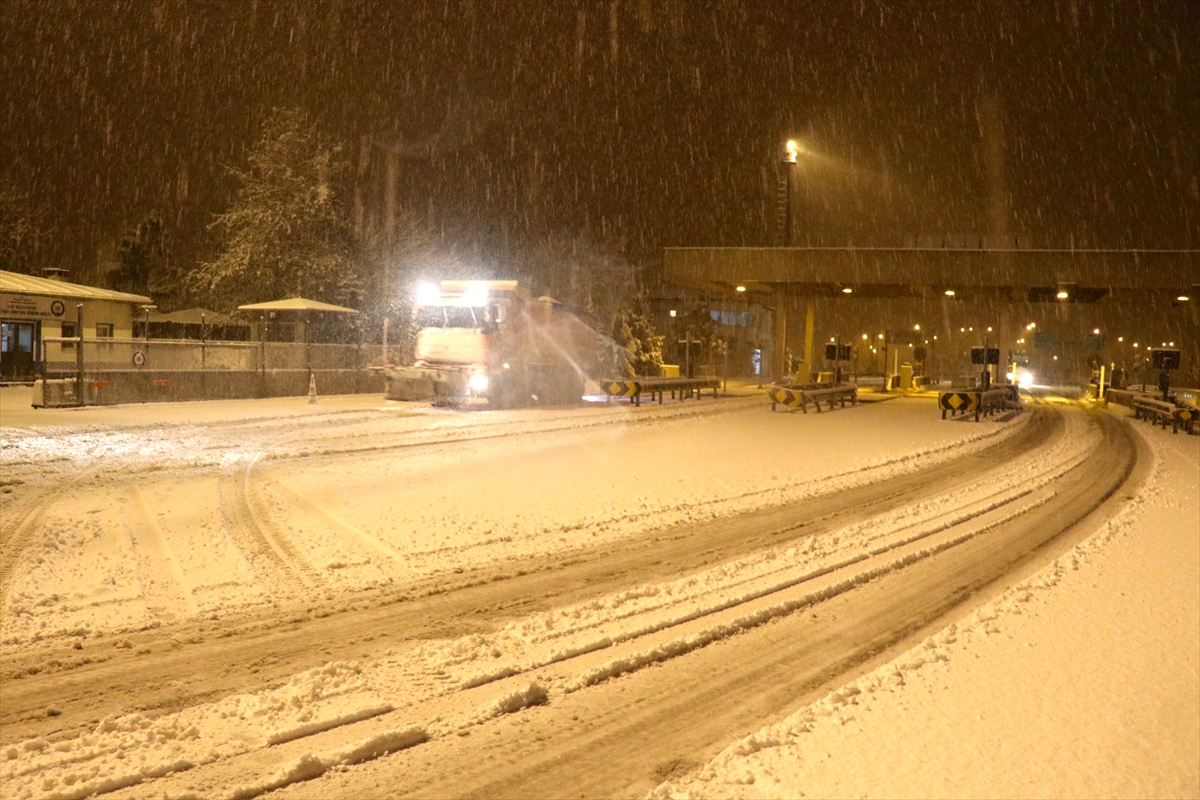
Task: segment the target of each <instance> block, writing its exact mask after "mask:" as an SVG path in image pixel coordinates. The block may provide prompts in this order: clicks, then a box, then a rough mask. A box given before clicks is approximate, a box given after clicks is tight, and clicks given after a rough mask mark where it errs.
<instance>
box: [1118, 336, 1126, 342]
mask: <svg viewBox="0 0 1200 800" xmlns="http://www.w3.org/2000/svg"><path fill="white" fill-rule="evenodd" d="M1117 341H1118V342H1123V341H1125V337H1124V336H1118V337H1117Z"/></svg>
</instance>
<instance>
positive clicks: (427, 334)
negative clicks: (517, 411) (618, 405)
mask: <svg viewBox="0 0 1200 800" xmlns="http://www.w3.org/2000/svg"><path fill="white" fill-rule="evenodd" d="M416 300H417V302H416V305H415V306H414V309H413V319H414V323H415V326H416V328H417V342H416V348H415V353H414V355H415V359H416V360H415V362H414V364H413V365H412V366H411V367H408V366H387V367H383V368H382V372H383V375H384V379H385V381H386V386H387V398H388V399H389V400H414V401H426V402H432V403H435V404H442V405H447V404H456V403H464V402H467V401H469V400H470V399H471V398H473V397H476V398H486V399H487V402H488V404H489V405H491V406H494V407H497V408H517V407H524V406H529V405H566V404H571V403H576V402H579V400H580V398H581V397H582V396H583V393H584V386H585V381H586V380H587V377H588V375H589V373H590V372H591V371H592V370H594V369H595V365H596V364H597V363H598V360H599V357H600V353H601V350H602V344H601V337H600V336H599V334H597V333H596V331H595V330H594V329H593V328H592V327H591V326H590V325H588V324H587V323H586V322H584V321H583V320H582V319H581V318H580V316H579V315H577V314H576V313H574V312H573V311H571V310H570V309H568V308H567V307H566V306H564V305H563V304H562V303H559V302H558V301H556V300H554V299H553V298H550V297H539V298H533V297H531V296H530V292H529V290H528V289H526V288H524V287H522V286H519V285H518V283H517V281H511V280H506V281H442V282H441V283H440V284H425V285H423V286H422V287H420V289H419V290H418V293H417V298H416Z"/></svg>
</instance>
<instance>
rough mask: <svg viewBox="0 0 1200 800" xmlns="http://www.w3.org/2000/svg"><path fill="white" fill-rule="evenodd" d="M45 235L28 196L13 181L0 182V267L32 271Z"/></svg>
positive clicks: (7, 270) (17, 270) (13, 270)
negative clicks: (36, 254) (37, 251)
mask: <svg viewBox="0 0 1200 800" xmlns="http://www.w3.org/2000/svg"><path fill="white" fill-rule="evenodd" d="M41 238H42V225H41V220H40V219H39V218H38V216H37V214H36V213H34V211H33V210H32V209H31V208H30V204H29V197H28V195H26V194H25V193H24V192H22V191H21V190H20V189H18V188H17V186H16V185H15V184H13V183H12V182H10V181H7V180H3V181H0V269H2V270H5V271H6V272H24V273H32V272H34V271H35V270H36V268H35V266H34V261H35V259H34V253H35V251H36V250H37V246H38V244H39V242H40V240H41Z"/></svg>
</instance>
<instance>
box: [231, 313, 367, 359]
mask: <svg viewBox="0 0 1200 800" xmlns="http://www.w3.org/2000/svg"><path fill="white" fill-rule="evenodd" d="M238 311H248V312H250V313H252V314H257V315H258V330H256V331H254V332H253V333H254V335H255V336H256V338H258V339H259V340H260V341H265V340H266V339H267V338H268V333H269V332H268V328H270V327H272V326H271V321H274V322H275V326H274V327H273V331H274V332H275V333H276V334H278V333H280V332H283V331H288V330H289V329H290V332H291V341H293V342H303V343H304V363H305V367H306V368H307V369H308V371H309V374H310V376H311V374H312V342H311V340H310V337H309V324H310V323H311V322H312V319H313V317H314V316H315V315H320V314H357V313H358V312H357V311H355V310H354V309H353V308H346V307H345V306H335V305H334V304H332V303H322V302H321V301H320V300H308V299H307V298H304V297H289V298H287V299H286V300H271V301H269V302H266V303H250V304H247V305H244V306H238Z"/></svg>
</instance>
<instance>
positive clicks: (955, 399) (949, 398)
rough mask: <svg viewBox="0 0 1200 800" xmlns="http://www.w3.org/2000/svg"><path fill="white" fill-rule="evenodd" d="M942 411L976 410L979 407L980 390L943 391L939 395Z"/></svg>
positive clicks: (939, 404)
mask: <svg viewBox="0 0 1200 800" xmlns="http://www.w3.org/2000/svg"><path fill="white" fill-rule="evenodd" d="M938 408H940V409H941V410H942V411H954V412H958V411H974V410H975V409H977V408H979V392H942V393H941V394H939V395H938Z"/></svg>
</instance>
